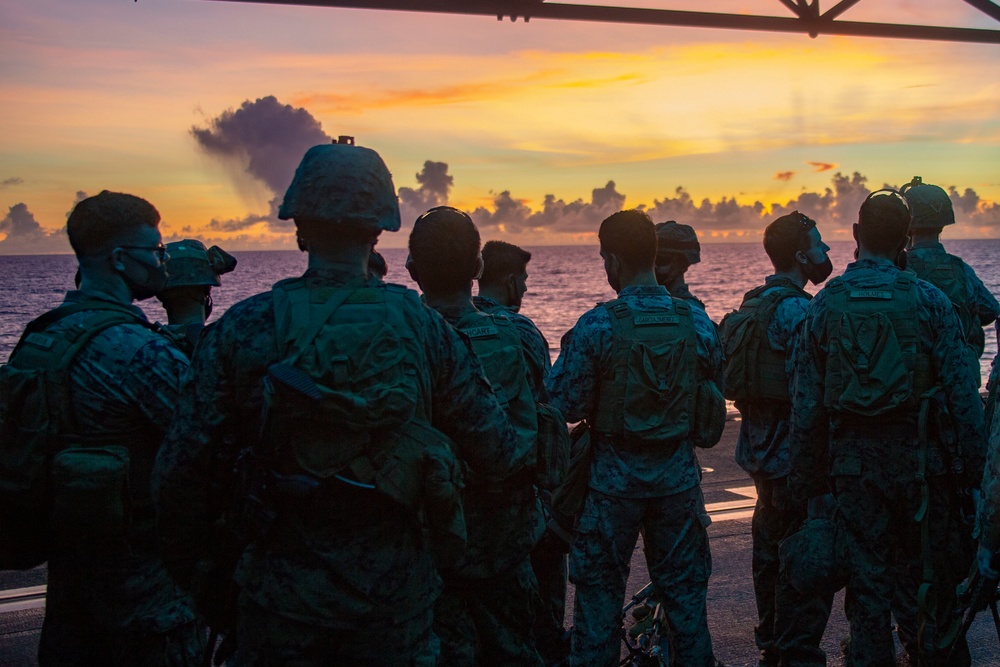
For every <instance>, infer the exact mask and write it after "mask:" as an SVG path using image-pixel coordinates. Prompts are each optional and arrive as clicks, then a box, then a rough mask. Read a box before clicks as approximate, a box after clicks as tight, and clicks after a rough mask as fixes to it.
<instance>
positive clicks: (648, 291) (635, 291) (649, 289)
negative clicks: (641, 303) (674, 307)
mask: <svg viewBox="0 0 1000 667" xmlns="http://www.w3.org/2000/svg"><path fill="white" fill-rule="evenodd" d="M656 294H662V295H664V296H670V293H669V292H668V291H667V288H666V287H664V286H663V285H629V286H628V287H624V288H622V291H621V292H618V296H619V298H620V297H623V296H633V295H643V296H652V295H656Z"/></svg>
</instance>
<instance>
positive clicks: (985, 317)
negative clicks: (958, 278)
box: [906, 241, 1000, 377]
mask: <svg viewBox="0 0 1000 667" xmlns="http://www.w3.org/2000/svg"><path fill="white" fill-rule="evenodd" d="M906 254H907V255H908V256H909V257H911V258H914V259H916V260H918V261H919V262H920V264H921V265H927V266H935V265H937V264H938V262H940V261H942V260H945V259H946V258H949V257H950V258H951V261H957V262H959V263H960V265H961V267H962V272H963V273H964V274H965V293H966V294H967V295H968V298H969V300H968V301H967V302H966V303H963V304H958V305H961V306H963V307H964V308H965V309H966V310H967V311H968V313H969V315H970V317H971V319H972V326H974V327H975V325H976V323H978V324H979V326H978V327H977V328H976V330H974V331H966V332H965V339H966V342H967V343H968V345H969V351H970V353H971V354H972V356H973V358H974V360H975V362H976V364H977V367H978V363H979V357H980V356H981V355H982V353H983V344H984V332H983V330H982V327H985V326H989V325H990V324H992V323H993V322H995V321H996V320H997V317H998V316H1000V303H997V300H996V298H995V297H994V296H993V294H991V293H990V291H989V290H988V289H987V288H986V285H984V284H983V281H982V280H980V279H979V276H977V275H976V272H975V271H973V270H972V267H971V266H969V265H968V264H966V263H965V262H963V261H962V260H961V259H960V258H959V257H956V256H955V255H951V254H949V253H947V252H945V249H944V246H943V245H942V244H941V243H939V242H930V241H918V242H916V243H915V244H914V246H913V247H912V248H910V249H909V250H907V251H906ZM933 274H934V272H933V271H931V272H928V273H927V274H926V275H921V272H917V276H918V277H920V278H923V279H924V280H927V281H929V282H931V283H933V282H934V281H933V277H934V275H933ZM977 377H978V376H977Z"/></svg>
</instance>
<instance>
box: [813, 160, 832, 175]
mask: <svg viewBox="0 0 1000 667" xmlns="http://www.w3.org/2000/svg"><path fill="white" fill-rule="evenodd" d="M806 164H807V165H809V166H810V167H812V168H813V171H814V172H816V173H819V172H821V171H831V170H833V169H836V168H837V165H836V164H834V163H832V162H806Z"/></svg>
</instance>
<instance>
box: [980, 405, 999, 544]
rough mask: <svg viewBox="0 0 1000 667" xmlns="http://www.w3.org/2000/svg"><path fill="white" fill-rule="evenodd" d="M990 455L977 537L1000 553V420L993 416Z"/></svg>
mask: <svg viewBox="0 0 1000 667" xmlns="http://www.w3.org/2000/svg"><path fill="white" fill-rule="evenodd" d="M989 433H990V437H989V453H988V455H987V459H986V470H985V471H984V473H983V481H982V485H981V487H980V488H981V493H982V498H981V500H980V503H979V513H978V515H977V516H978V525H977V527H976V529H977V535H978V537H979V544H981V545H983V546H985V547H987V548H988V549H991V550H993V551H994V552H997V551H1000V418H998V417H997V414H996V413H994V414H993V420H992V423H991V424H990V431H989Z"/></svg>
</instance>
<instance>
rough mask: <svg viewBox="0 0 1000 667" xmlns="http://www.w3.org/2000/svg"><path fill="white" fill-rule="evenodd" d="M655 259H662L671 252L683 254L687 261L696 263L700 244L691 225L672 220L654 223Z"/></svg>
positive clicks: (699, 259)
mask: <svg viewBox="0 0 1000 667" xmlns="http://www.w3.org/2000/svg"><path fill="white" fill-rule="evenodd" d="M656 243H657V246H656V259H657V261H663V260H666V259H669V257H670V255H672V254H679V255H683V256H684V257H685V258H686V259H687V261H688V263H690V264H697V263H698V262H700V261H701V245H700V244H699V243H698V235H697V234H696V233H695V231H694V227H692V226H691V225H684V224H681V223H678V222H674V221H673V220H668V221H667V222H661V223H658V224H657V225H656Z"/></svg>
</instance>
